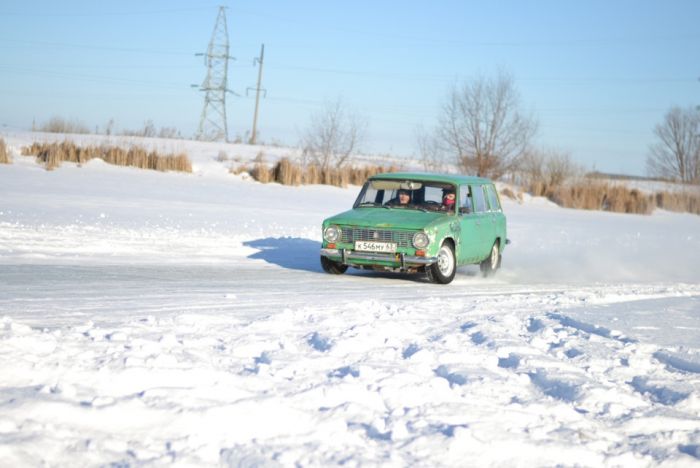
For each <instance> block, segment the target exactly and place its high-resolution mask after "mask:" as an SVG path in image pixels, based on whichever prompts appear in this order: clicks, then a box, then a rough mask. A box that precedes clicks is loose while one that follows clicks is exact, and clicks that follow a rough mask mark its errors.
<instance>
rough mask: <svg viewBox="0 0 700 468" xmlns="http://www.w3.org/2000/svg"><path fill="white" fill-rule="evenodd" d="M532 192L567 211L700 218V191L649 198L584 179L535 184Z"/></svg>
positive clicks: (665, 193)
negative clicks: (656, 211)
mask: <svg viewBox="0 0 700 468" xmlns="http://www.w3.org/2000/svg"><path fill="white" fill-rule="evenodd" d="M528 192H529V193H530V194H531V195H533V196H541V197H546V198H548V199H549V200H551V201H553V202H554V203H556V204H557V205H559V206H562V207H565V208H575V209H582V210H602V211H611V212H615V213H630V214H651V212H652V211H654V209H655V208H661V209H664V210H669V211H676V212H687V213H694V214H700V190H696V191H695V192H692V191H687V190H686V191H683V192H675V193H672V192H657V193H654V194H649V193H644V192H642V191H640V190H638V189H634V188H628V187H625V186H624V185H620V184H612V183H609V182H604V181H600V180H594V179H581V180H576V181H573V182H570V183H563V184H560V185H549V184H543V183H535V184H532V185H531V186H530V187H528Z"/></svg>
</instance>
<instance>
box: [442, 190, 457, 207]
mask: <svg viewBox="0 0 700 468" xmlns="http://www.w3.org/2000/svg"><path fill="white" fill-rule="evenodd" d="M442 209H443V210H444V211H454V209H455V192H454V190H452V189H445V190H443V192H442Z"/></svg>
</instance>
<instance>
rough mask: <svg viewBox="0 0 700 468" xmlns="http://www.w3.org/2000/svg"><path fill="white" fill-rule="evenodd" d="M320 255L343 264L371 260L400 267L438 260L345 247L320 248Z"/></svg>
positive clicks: (421, 264) (370, 261)
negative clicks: (347, 248) (361, 250)
mask: <svg viewBox="0 0 700 468" xmlns="http://www.w3.org/2000/svg"><path fill="white" fill-rule="evenodd" d="M321 255H323V256H324V257H328V258H331V259H333V260H336V261H340V262H341V263H342V264H343V265H348V264H353V263H357V264H360V265H362V264H364V265H367V264H371V263H372V262H379V264H381V265H390V266H393V267H396V268H401V269H405V268H407V267H411V266H413V267H415V266H427V265H432V264H433V263H437V261H438V259H437V257H418V256H415V255H406V254H404V253H395V254H393V253H373V252H358V251H356V250H346V249H321ZM355 261H357V262H355Z"/></svg>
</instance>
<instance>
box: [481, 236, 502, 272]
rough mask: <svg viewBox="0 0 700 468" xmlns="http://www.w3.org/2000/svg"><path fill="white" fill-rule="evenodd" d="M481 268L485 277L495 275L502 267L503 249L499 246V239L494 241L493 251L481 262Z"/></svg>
mask: <svg viewBox="0 0 700 468" xmlns="http://www.w3.org/2000/svg"><path fill="white" fill-rule="evenodd" d="M479 268H480V269H481V273H482V274H483V275H484V276H485V277H487V276H493V275H495V274H496V271H498V269H499V268H501V251H500V250H499V248H498V241H496V242H494V243H493V246H492V247H491V253H489V256H488V257H486V259H485V260H484V261H482V262H481V264H479Z"/></svg>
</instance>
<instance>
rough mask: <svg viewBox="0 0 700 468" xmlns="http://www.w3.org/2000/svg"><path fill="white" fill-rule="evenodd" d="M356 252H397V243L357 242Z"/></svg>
mask: <svg viewBox="0 0 700 468" xmlns="http://www.w3.org/2000/svg"><path fill="white" fill-rule="evenodd" d="M355 250H361V251H363V252H386V253H394V252H396V242H368V241H355Z"/></svg>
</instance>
